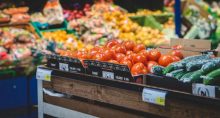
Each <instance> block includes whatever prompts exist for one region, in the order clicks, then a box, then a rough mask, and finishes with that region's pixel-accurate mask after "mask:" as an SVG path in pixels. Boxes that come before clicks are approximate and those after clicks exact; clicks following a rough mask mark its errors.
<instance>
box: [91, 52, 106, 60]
mask: <svg viewBox="0 0 220 118" xmlns="http://www.w3.org/2000/svg"><path fill="white" fill-rule="evenodd" d="M93 59H95V60H98V61H106V58H105V57H104V55H103V54H102V53H97V54H96V55H95V56H94V57H93Z"/></svg>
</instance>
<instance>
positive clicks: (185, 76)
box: [179, 72, 193, 81]
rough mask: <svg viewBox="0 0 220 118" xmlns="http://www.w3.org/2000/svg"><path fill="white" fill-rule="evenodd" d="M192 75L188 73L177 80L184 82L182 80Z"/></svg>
mask: <svg viewBox="0 0 220 118" xmlns="http://www.w3.org/2000/svg"><path fill="white" fill-rule="evenodd" d="M192 74H193V72H188V73H186V74H184V75H183V76H182V77H181V78H180V79H179V80H180V81H184V79H186V78H189V77H190V76H191V75H192Z"/></svg>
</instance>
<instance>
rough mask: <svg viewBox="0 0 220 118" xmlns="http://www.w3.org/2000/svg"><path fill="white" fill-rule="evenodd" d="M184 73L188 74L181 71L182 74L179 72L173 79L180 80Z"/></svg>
mask: <svg viewBox="0 0 220 118" xmlns="http://www.w3.org/2000/svg"><path fill="white" fill-rule="evenodd" d="M186 73H188V72H186V71H183V72H180V73H178V74H176V76H174V77H175V78H176V79H178V80H180V78H181V77H182V76H183V75H185V74H186Z"/></svg>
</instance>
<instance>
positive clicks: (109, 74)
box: [102, 71, 114, 80]
mask: <svg viewBox="0 0 220 118" xmlns="http://www.w3.org/2000/svg"><path fill="white" fill-rule="evenodd" d="M102 77H103V78H106V79H112V80H113V79H114V73H112V72H107V71H102Z"/></svg>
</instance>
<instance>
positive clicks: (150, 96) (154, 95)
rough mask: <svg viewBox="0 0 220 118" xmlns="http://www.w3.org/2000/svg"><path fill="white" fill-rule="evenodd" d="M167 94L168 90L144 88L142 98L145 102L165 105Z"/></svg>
mask: <svg viewBox="0 0 220 118" xmlns="http://www.w3.org/2000/svg"><path fill="white" fill-rule="evenodd" d="M166 94H167V92H166V91H160V90H155V89H150V88H144V89H143V92H142V100H143V101H144V102H148V103H152V104H156V105H160V106H165V101H166Z"/></svg>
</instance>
